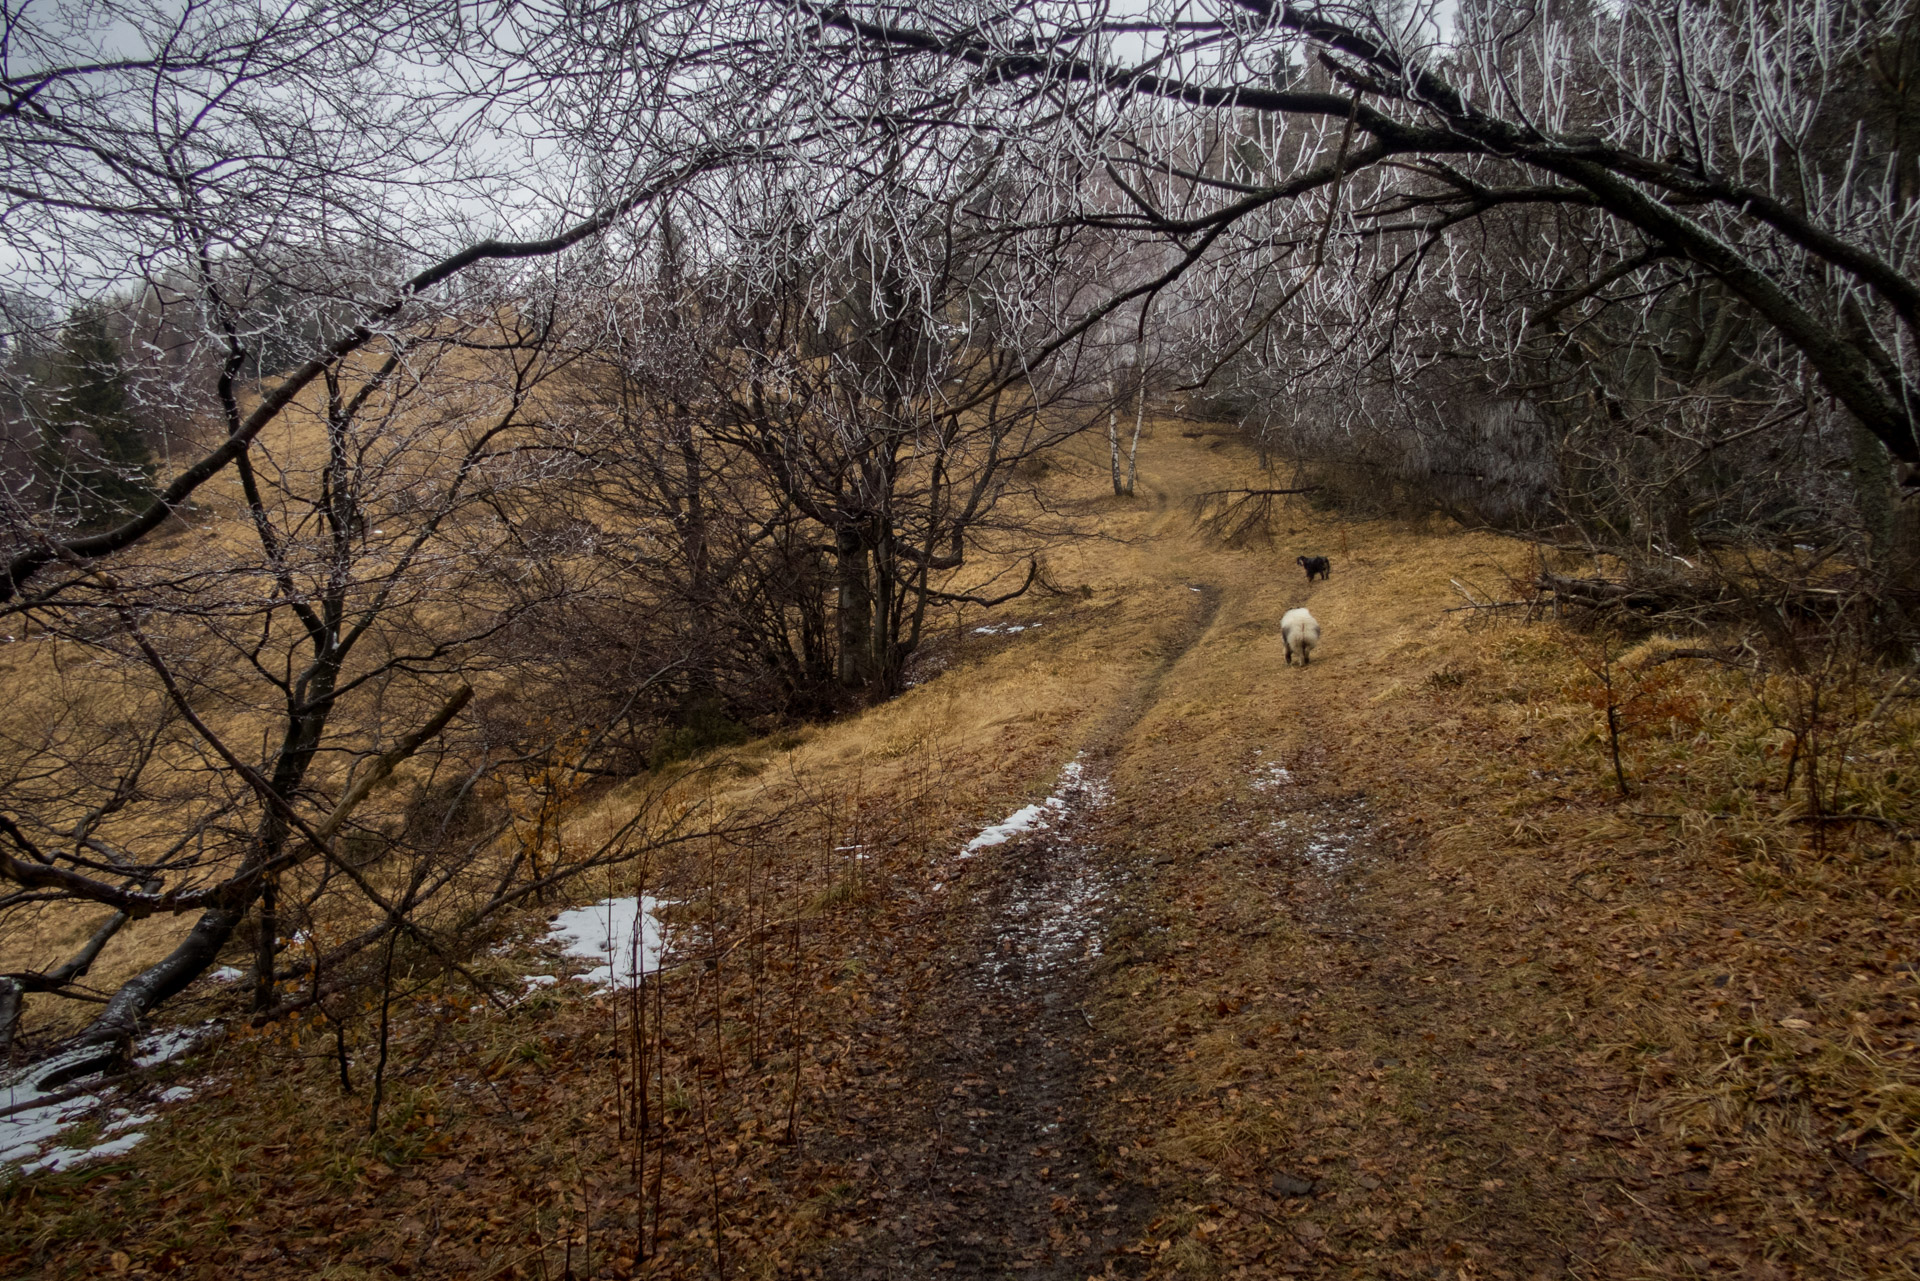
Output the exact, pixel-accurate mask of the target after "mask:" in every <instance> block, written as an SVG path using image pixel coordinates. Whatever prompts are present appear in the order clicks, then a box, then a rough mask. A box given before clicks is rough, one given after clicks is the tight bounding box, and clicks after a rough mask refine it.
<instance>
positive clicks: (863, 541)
mask: <svg viewBox="0 0 1920 1281" xmlns="http://www.w3.org/2000/svg"><path fill="white" fill-rule="evenodd" d="M833 549H834V554H835V555H836V556H837V557H838V558H839V562H840V563H839V587H840V593H839V602H838V614H839V630H840V687H841V688H842V689H848V690H864V689H866V687H867V684H868V682H869V680H870V679H871V677H872V665H873V579H872V575H871V572H870V571H871V567H872V560H873V548H872V547H871V546H870V545H869V540H868V539H867V536H866V530H865V529H864V528H863V527H862V526H859V525H853V524H848V525H842V526H841V527H840V528H839V529H838V530H836V531H835V533H834V548H833Z"/></svg>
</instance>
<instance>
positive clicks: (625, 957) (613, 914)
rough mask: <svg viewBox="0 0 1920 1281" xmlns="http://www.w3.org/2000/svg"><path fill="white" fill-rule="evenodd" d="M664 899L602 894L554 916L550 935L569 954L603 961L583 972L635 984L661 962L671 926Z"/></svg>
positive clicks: (601, 982)
mask: <svg viewBox="0 0 1920 1281" xmlns="http://www.w3.org/2000/svg"><path fill="white" fill-rule="evenodd" d="M659 907H660V900H659V899H656V898H653V897H652V896H651V895H649V896H648V897H646V898H636V897H634V896H632V895H628V896H627V897H625V898H609V899H602V900H600V901H599V902H598V903H595V904H593V905H592V906H591V907H576V908H574V909H572V910H571V911H567V912H562V913H560V915H558V916H556V917H554V918H553V922H552V926H551V928H550V929H549V930H548V932H547V938H548V939H549V940H550V941H552V942H555V943H558V944H559V945H560V947H561V950H562V951H564V952H565V953H566V954H567V955H568V956H573V957H578V958H580V959H581V960H586V961H595V962H598V964H596V965H595V966H594V968H592V969H590V970H588V971H587V972H586V973H585V974H582V975H581V976H580V977H581V978H582V979H583V980H585V981H586V982H588V983H592V984H595V985H597V986H600V987H615V986H626V987H632V986H633V985H634V983H635V982H637V981H638V980H639V979H640V978H641V977H642V976H644V975H647V974H651V973H653V972H654V971H655V970H657V969H659V968H660V954H661V952H662V951H664V950H665V947H666V928H665V926H663V925H662V924H661V922H660V918H659V917H658V916H656V915H655V912H656V911H657V910H658V909H659Z"/></svg>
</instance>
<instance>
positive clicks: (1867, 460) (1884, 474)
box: [1850, 423, 1894, 566]
mask: <svg viewBox="0 0 1920 1281" xmlns="http://www.w3.org/2000/svg"><path fill="white" fill-rule="evenodd" d="M1850 434H1851V436H1852V438H1853V501H1854V505H1855V506H1856V507H1858V508H1859V509H1860V524H1861V526H1862V527H1863V528H1864V529H1865V530H1866V533H1867V547H1868V549H1869V551H1870V552H1871V553H1872V555H1873V560H1874V563H1875V565H1876V566H1879V565H1880V564H1881V563H1882V562H1884V561H1886V560H1887V559H1888V556H1889V554H1890V553H1891V552H1892V550H1893V546H1894V541H1893V463H1892V460H1891V459H1889V458H1888V457H1887V447H1886V446H1885V445H1883V444H1881V443H1880V438H1879V437H1878V436H1876V435H1874V434H1873V433H1872V432H1870V431H1868V430H1867V429H1866V428H1865V427H1862V426H1861V425H1860V424H1859V423H1854V424H1853V425H1852V427H1851V429H1850Z"/></svg>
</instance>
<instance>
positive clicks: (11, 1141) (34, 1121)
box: [0, 1022, 214, 1174]
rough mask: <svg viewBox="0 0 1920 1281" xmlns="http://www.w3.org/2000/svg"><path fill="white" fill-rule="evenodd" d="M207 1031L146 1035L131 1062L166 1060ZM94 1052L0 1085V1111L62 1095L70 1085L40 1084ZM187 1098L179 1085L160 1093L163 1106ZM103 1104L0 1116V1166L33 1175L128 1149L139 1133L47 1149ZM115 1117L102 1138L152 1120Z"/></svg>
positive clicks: (71, 1103) (76, 1102) (94, 1050)
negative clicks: (10, 1166) (16, 1168)
mask: <svg viewBox="0 0 1920 1281" xmlns="http://www.w3.org/2000/svg"><path fill="white" fill-rule="evenodd" d="M213 1030H214V1025H213V1024H212V1023H210V1022H209V1023H202V1024H200V1025H199V1026H197V1027H187V1028H166V1029H163V1030H161V1031H159V1032H153V1033H150V1034H148V1035H146V1036H143V1037H141V1038H140V1039H139V1040H138V1041H135V1042H134V1045H133V1062H134V1064H135V1066H137V1067H152V1066H154V1065H155V1064H157V1063H166V1062H170V1061H171V1060H173V1059H177V1058H179V1057H180V1056H181V1055H183V1054H185V1053H186V1052H187V1051H189V1050H191V1049H193V1047H194V1046H196V1045H199V1044H200V1043H201V1042H202V1041H204V1040H206V1039H207V1037H208V1035H209V1034H210V1033H211V1032H212V1031H213ZM98 1053H99V1049H98V1047H95V1046H84V1047H81V1048H79V1049H75V1050H69V1051H68V1052H67V1053H65V1054H57V1055H55V1056H54V1057H52V1058H50V1059H45V1060H43V1061H41V1062H39V1063H35V1064H34V1065H33V1066H32V1067H31V1068H29V1069H28V1070H27V1071H25V1072H22V1073H20V1074H18V1075H17V1076H15V1077H14V1078H13V1079H12V1080H10V1081H7V1082H5V1083H0V1107H8V1108H11V1107H19V1106H20V1105H22V1104H27V1105H32V1104H33V1103H35V1102H36V1101H37V1100H40V1099H50V1098H52V1097H53V1096H57V1095H60V1094H64V1093H65V1092H66V1091H67V1090H69V1089H72V1088H74V1082H62V1083H61V1084H59V1085H54V1086H48V1087H44V1088H43V1087H42V1086H41V1084H40V1083H41V1082H42V1081H46V1080H48V1079H49V1078H51V1077H53V1076H55V1075H57V1074H59V1073H60V1072H61V1071H62V1069H65V1068H71V1067H73V1066H74V1065H75V1064H78V1063H81V1062H83V1061H84V1060H85V1059H87V1058H88V1057H89V1056H91V1055H94V1054H98ZM93 1075H99V1074H98V1073H94V1074H93ZM76 1079H81V1078H76ZM192 1097H193V1090H192V1089H191V1088H190V1087H188V1086H184V1085H176V1086H172V1087H170V1088H168V1089H166V1090H164V1091H162V1092H161V1094H160V1100H161V1102H163V1103H178V1102H180V1101H182V1100H183V1099H189V1098H192ZM103 1105H104V1100H103V1099H102V1097H101V1096H100V1095H99V1094H95V1093H87V1094H82V1095H78V1096H76V1097H74V1098H70V1099H65V1100H61V1101H58V1102H48V1103H46V1104H44V1105H42V1106H39V1107H34V1106H28V1107H26V1108H24V1109H23V1110H22V1111H19V1112H15V1113H14V1114H13V1115H11V1116H4V1117H0V1166H6V1165H17V1166H18V1167H19V1168H20V1171H21V1173H23V1174H33V1173H38V1172H41V1171H52V1170H66V1169H71V1168H73V1167H74V1166H76V1165H79V1164H80V1163H82V1162H84V1161H91V1160H95V1159H98V1158H101V1157H109V1156H119V1155H120V1154H121V1153H123V1152H126V1151H128V1150H129V1149H131V1148H132V1147H133V1145H134V1144H136V1143H138V1142H139V1141H140V1139H141V1135H140V1134H130V1135H126V1136H125V1137H122V1138H113V1139H109V1140H107V1141H106V1142H102V1143H97V1144H95V1145H93V1146H92V1147H89V1148H66V1147H62V1148H49V1147H48V1146H47V1145H48V1144H50V1143H52V1142H53V1141H54V1140H56V1139H58V1138H59V1137H60V1136H61V1135H63V1134H64V1133H66V1131H67V1130H68V1129H69V1128H71V1127H72V1126H73V1125H75V1124H76V1123H78V1122H79V1121H80V1120H82V1119H83V1118H85V1117H87V1116H89V1115H91V1114H92V1113H94V1112H97V1111H99V1110H100V1108H101V1107H102V1106H103ZM117 1115H118V1116H119V1117H121V1118H125V1119H118V1120H115V1121H113V1122H112V1123H110V1124H109V1125H108V1126H107V1127H106V1128H105V1129H104V1130H103V1131H102V1132H101V1133H102V1136H103V1138H104V1137H105V1136H107V1135H111V1134H115V1133H116V1132H118V1131H120V1130H124V1129H126V1128H128V1127H129V1126H135V1125H144V1124H146V1123H147V1122H148V1121H151V1120H153V1117H152V1116H151V1115H143V1116H137V1117H128V1116H127V1114H126V1113H125V1112H124V1111H122V1112H120V1113H118V1114H117Z"/></svg>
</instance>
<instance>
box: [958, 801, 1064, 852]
mask: <svg viewBox="0 0 1920 1281" xmlns="http://www.w3.org/2000/svg"><path fill="white" fill-rule="evenodd" d="M1046 812H1047V807H1046V806H1045V805H1044V804H1042V805H1023V806H1021V807H1020V808H1019V809H1017V810H1015V811H1014V812H1013V813H1011V814H1009V815H1007V816H1006V818H1004V819H1002V820H1001V821H1000V822H998V823H995V824H994V825H993V826H992V827H986V828H982V829H981V830H980V834H979V835H978V836H976V837H974V838H973V839H972V840H970V841H968V842H967V844H966V848H965V849H963V850H961V851H960V857H961V858H972V857H973V856H974V855H975V854H977V853H979V852H980V851H981V850H984V849H986V848H988V847H989V846H994V845H1005V844H1006V843H1007V842H1008V841H1010V840H1012V839H1013V838H1014V837H1016V836H1019V835H1020V834H1021V833H1023V832H1030V831H1032V830H1033V829H1034V828H1035V827H1038V826H1041V825H1042V824H1041V819H1042V818H1043V817H1044V816H1045V814H1046Z"/></svg>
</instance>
